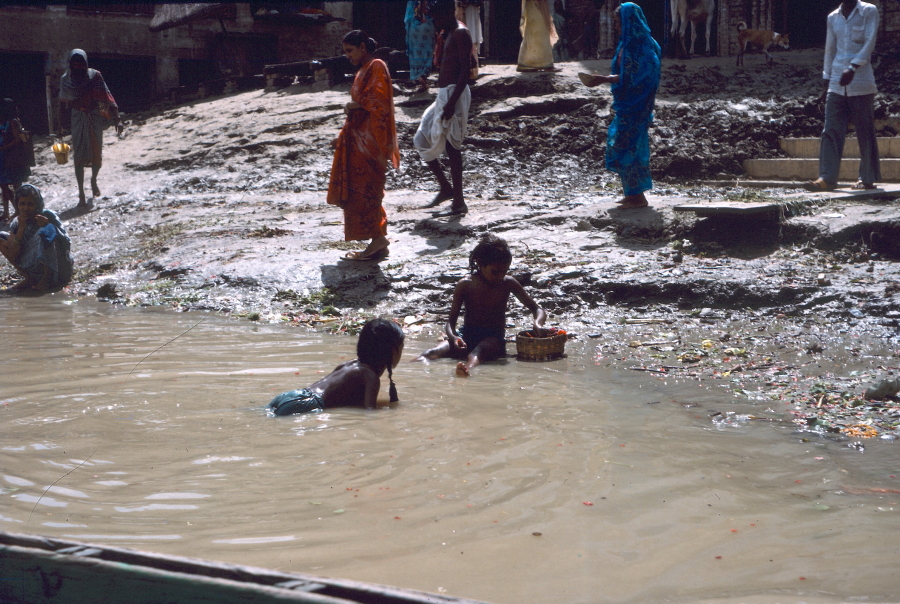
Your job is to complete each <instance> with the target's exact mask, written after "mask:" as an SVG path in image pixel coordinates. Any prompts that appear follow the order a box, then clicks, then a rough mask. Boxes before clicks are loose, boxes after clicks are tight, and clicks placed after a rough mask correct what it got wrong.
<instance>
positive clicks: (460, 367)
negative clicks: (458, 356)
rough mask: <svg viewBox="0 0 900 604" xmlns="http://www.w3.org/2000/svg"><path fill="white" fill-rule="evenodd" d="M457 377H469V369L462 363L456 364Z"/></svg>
mask: <svg viewBox="0 0 900 604" xmlns="http://www.w3.org/2000/svg"><path fill="white" fill-rule="evenodd" d="M456 375H458V376H459V377H469V368H468V367H467V366H466V364H465V363H463V362H462V361H460V362H459V363H457V364H456Z"/></svg>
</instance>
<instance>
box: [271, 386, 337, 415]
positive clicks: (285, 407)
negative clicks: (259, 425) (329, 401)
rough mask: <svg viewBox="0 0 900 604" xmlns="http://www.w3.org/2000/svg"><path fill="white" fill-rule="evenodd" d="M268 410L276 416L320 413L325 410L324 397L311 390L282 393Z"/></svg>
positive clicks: (303, 389)
mask: <svg viewBox="0 0 900 604" xmlns="http://www.w3.org/2000/svg"><path fill="white" fill-rule="evenodd" d="M268 409H269V410H270V411H271V412H272V413H273V414H275V415H295V414H297V413H318V412H319V411H324V410H325V402H324V401H323V400H322V395H321V394H319V393H318V392H313V391H312V390H310V389H309V388H301V389H300V390H291V391H289V392H282V393H281V394H279V395H278V396H276V397H275V398H273V399H272V402H271V403H269V406H268Z"/></svg>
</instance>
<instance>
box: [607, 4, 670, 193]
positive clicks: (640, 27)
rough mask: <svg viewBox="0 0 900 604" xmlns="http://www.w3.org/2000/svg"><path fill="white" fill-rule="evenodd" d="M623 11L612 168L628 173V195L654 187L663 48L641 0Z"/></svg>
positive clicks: (611, 142) (624, 184)
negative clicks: (653, 142)
mask: <svg viewBox="0 0 900 604" xmlns="http://www.w3.org/2000/svg"><path fill="white" fill-rule="evenodd" d="M619 14H620V17H621V21H622V34H621V35H620V37H619V44H618V46H617V47H616V55H615V59H613V67H612V73H613V74H614V75H616V74H618V76H619V81H618V82H617V83H615V84H613V85H612V86H611V90H612V95H613V104H612V107H613V110H614V111H615V116H614V117H613V121H612V123H611V124H610V125H609V132H608V134H607V140H606V169H607V170H611V171H613V172H616V173H617V174H618V175H619V178H621V179H622V188H623V189H624V190H625V195H638V194H640V193H643V192H644V191H648V190H649V189H651V188H653V180H652V179H651V178H650V135H649V133H648V130H649V128H650V123H651V122H652V121H653V102H654V100H655V99H656V89H657V88H658V87H659V73H660V57H661V56H662V51H661V50H660V47H659V44H657V43H656V40H654V39H653V37H652V36H651V35H650V27H649V26H648V25H647V20H646V19H645V18H644V13H643V11H642V10H641V8H640V7H639V6H638V5H636V4H634V3H633V2H624V3H623V4H622V5H621V7H620V8H619Z"/></svg>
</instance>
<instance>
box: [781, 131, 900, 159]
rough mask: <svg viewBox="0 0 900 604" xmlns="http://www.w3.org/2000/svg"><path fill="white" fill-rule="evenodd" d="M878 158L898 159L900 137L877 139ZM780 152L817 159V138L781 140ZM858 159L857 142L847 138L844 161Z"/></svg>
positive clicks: (854, 139)
mask: <svg viewBox="0 0 900 604" xmlns="http://www.w3.org/2000/svg"><path fill="white" fill-rule="evenodd" d="M876 140H877V141H878V157H880V158H886V157H900V136H896V137H891V138H885V137H878V139H876ZM778 142H779V144H780V145H781V150H782V151H784V152H785V153H787V154H788V155H790V156H791V157H812V158H816V159H818V157H819V139H818V138H783V139H781V140H779V141H778ZM853 157H859V141H857V139H856V138H855V137H853V138H850V137H848V138H847V139H846V140H845V142H844V159H848V158H853Z"/></svg>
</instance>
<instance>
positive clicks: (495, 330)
mask: <svg viewBox="0 0 900 604" xmlns="http://www.w3.org/2000/svg"><path fill="white" fill-rule="evenodd" d="M510 264H512V254H511V253H510V251H509V246H508V245H507V243H506V241H504V240H503V239H500V238H499V237H497V236H496V235H493V234H491V233H488V234H486V235H485V236H484V237H482V238H481V241H480V242H479V243H478V245H476V246H475V249H473V250H472V253H471V254H470V255H469V270H470V271H471V273H472V274H471V275H469V276H468V277H465V278H463V279H461V280H460V281H459V282H458V283H457V284H456V288H455V289H454V290H453V305H452V307H451V308H450V316H449V318H448V319H447V324H446V326H445V328H444V331H445V332H446V334H447V339H446V340H445V341H443V342H441V343H440V344H439V345H438V346H436V347H435V348H432V349H431V350H426V351H425V352H423V353H422V355H421V356H419V357H418V358H417V359H416V360H417V361H422V360H426V359H440V358H442V357H451V358H454V359H462V360H460V362H459V363H457V364H456V374H457V375H459V376H463V377H467V376H468V375H469V373H470V372H471V371H472V369H474V368H475V367H477V366H478V365H479V364H481V363H482V362H484V361H492V360H494V359H498V358H500V357H503V356H506V331H505V327H506V305H507V302H508V301H509V295H510V294H513V295H515V296H516V298H518V299H519V301H520V302H521V303H522V304H524V305H525V306H526V307H527V308H528V310H530V311H531V314H533V315H534V328H535V329H541V328H542V327H543V325H544V321H546V320H547V313H545V312H544V309H542V308H541V307H540V306H538V305H537V303H536V302H535V301H534V300H533V299H532V298H531V296H529V295H528V293H527V292H526V291H525V289H524V288H523V287H522V285H521V284H520V283H519V282H518V281H516V280H515V278H514V277H511V276H509V275H507V274H506V273H507V272H509V265H510ZM463 305H465V307H466V314H465V321H464V324H463V326H462V329H460V330H459V334H457V333H456V321H457V320H458V319H459V311H460V309H461V308H462V306H463ZM463 360H464V361H465V362H463Z"/></svg>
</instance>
